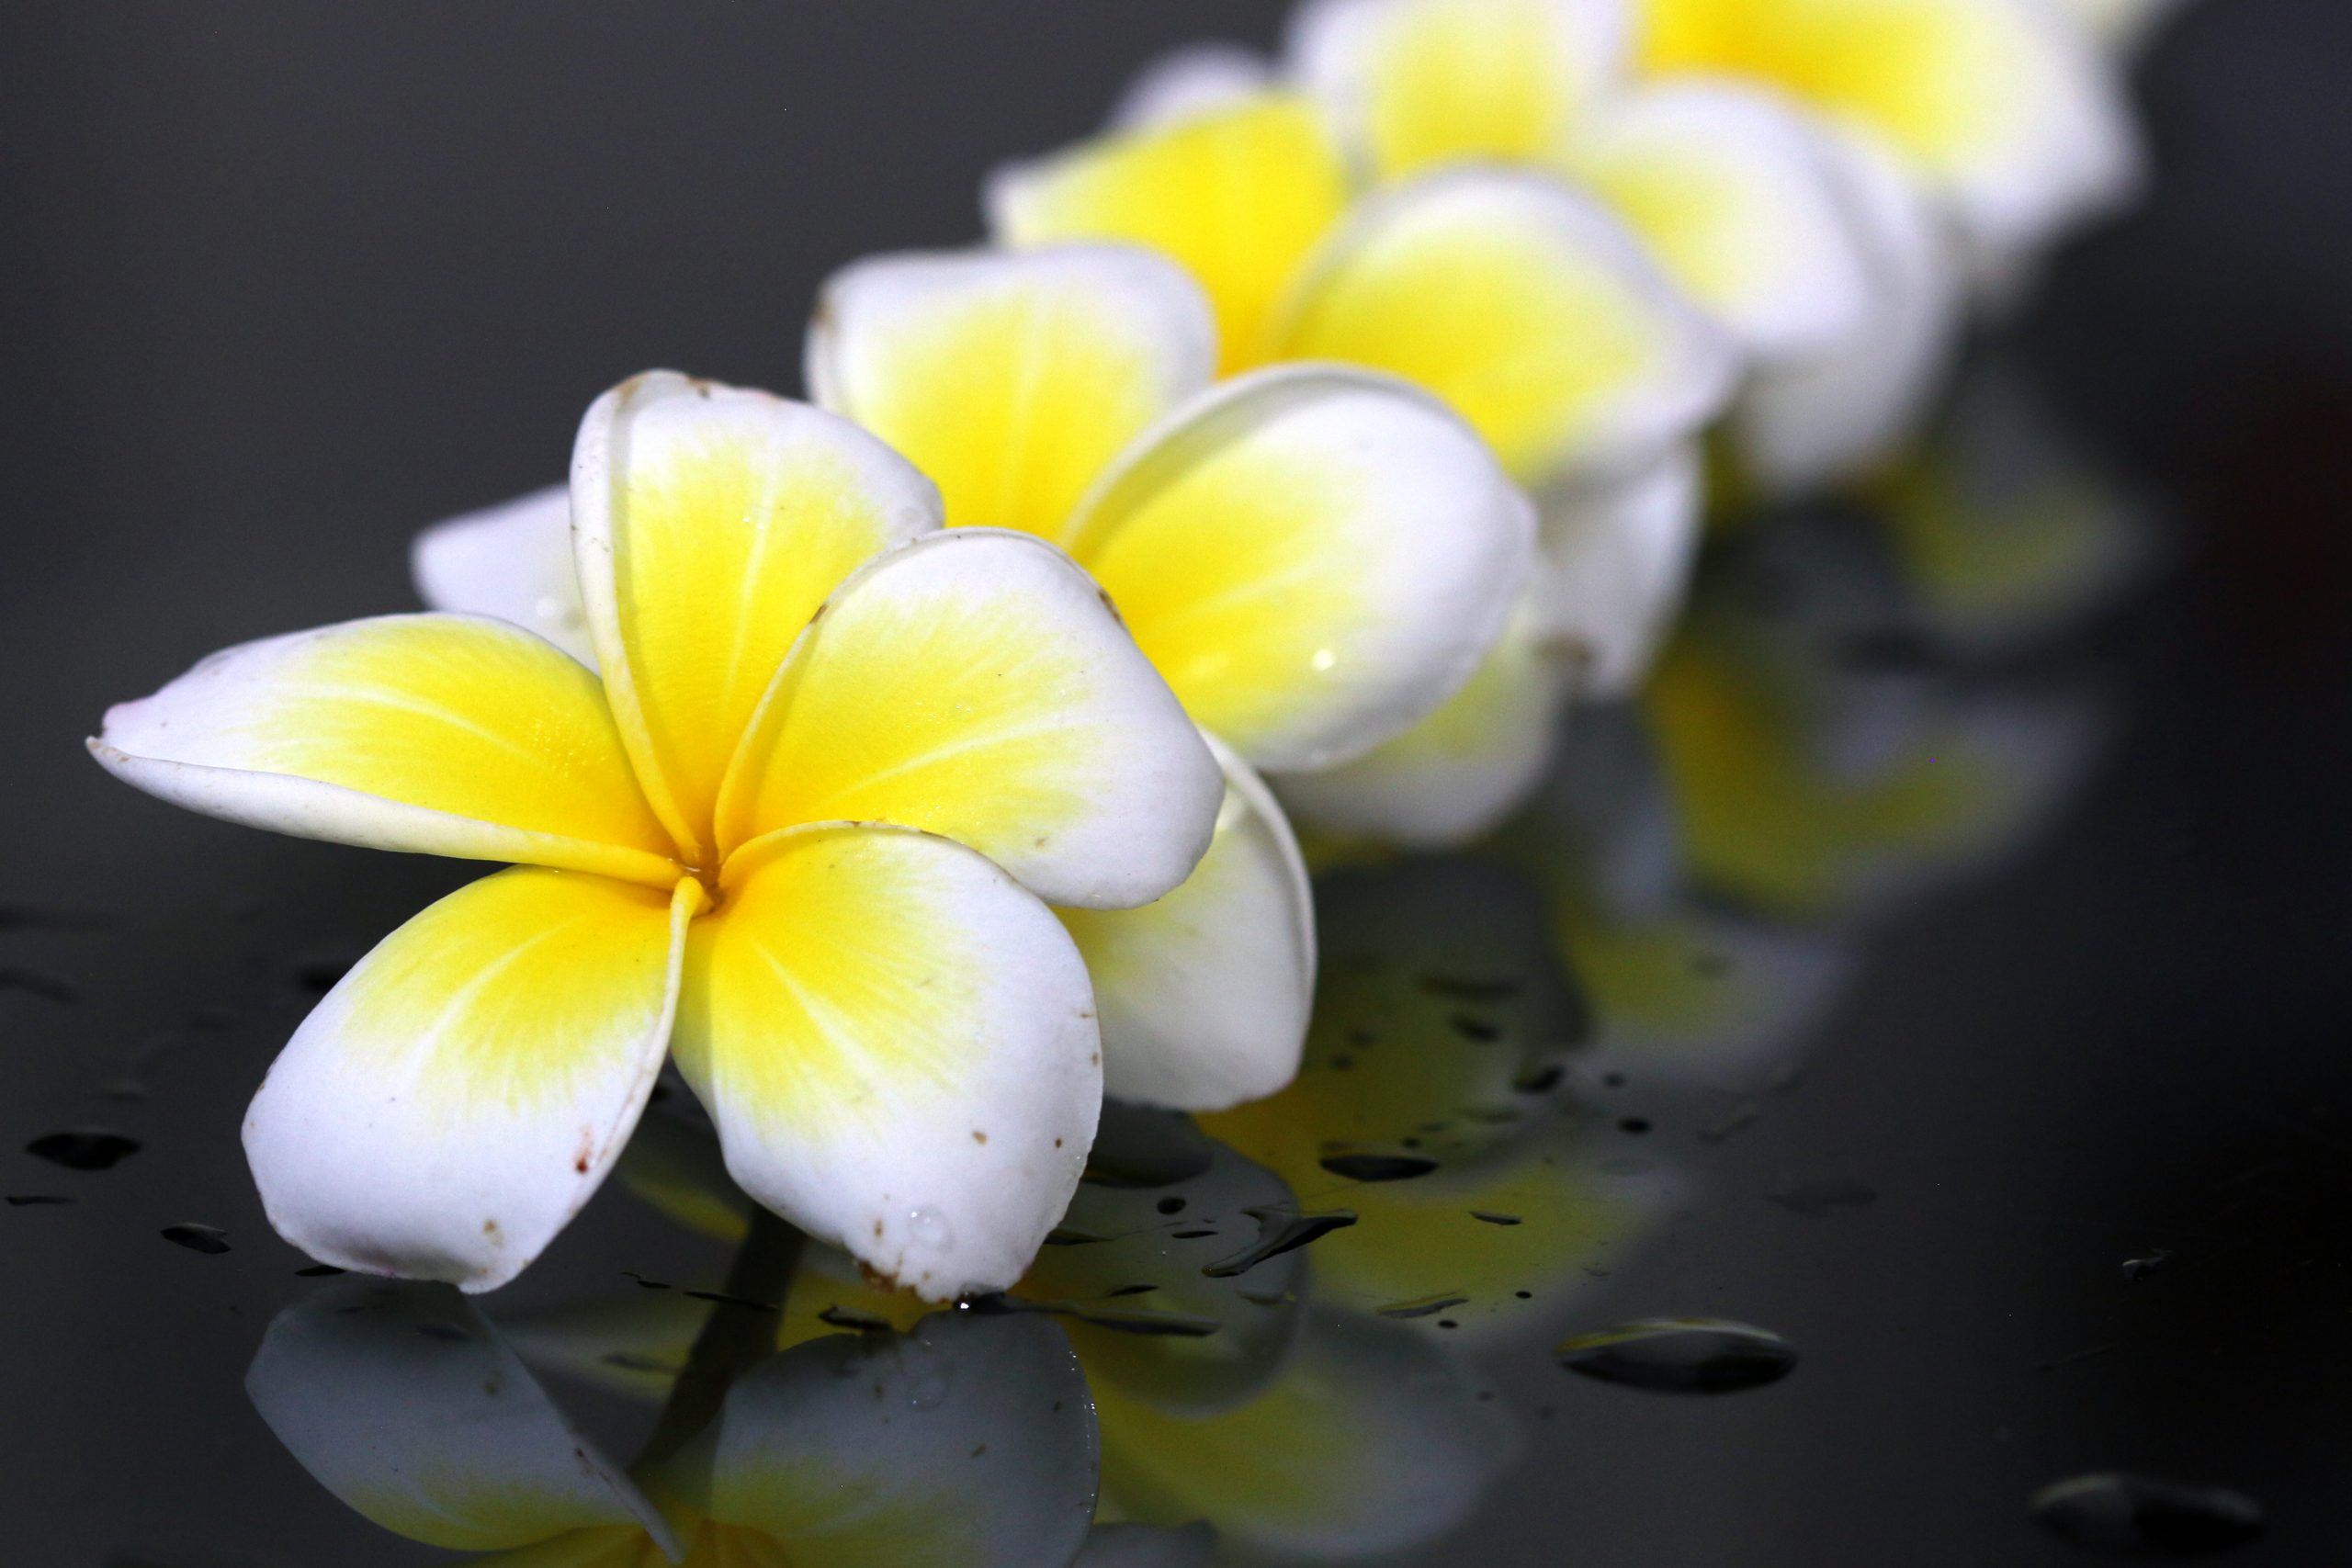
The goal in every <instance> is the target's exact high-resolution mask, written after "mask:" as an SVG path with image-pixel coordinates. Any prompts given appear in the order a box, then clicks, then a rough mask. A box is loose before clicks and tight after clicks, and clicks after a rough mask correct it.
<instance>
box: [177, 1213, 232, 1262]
mask: <svg viewBox="0 0 2352 1568" xmlns="http://www.w3.org/2000/svg"><path fill="white" fill-rule="evenodd" d="M161 1234H162V1235H163V1237H164V1240H165V1241H168V1242H174V1243H176V1244H177V1245H179V1246H181V1247H187V1249H188V1250H189V1251H190V1252H206V1253H210V1254H212V1255H213V1256H215V1257H218V1256H219V1255H220V1254H221V1253H223V1252H226V1251H228V1250H229V1233H228V1232H226V1231H224V1230H222V1229H221V1228H220V1226H218V1225H199V1224H195V1223H194V1222H193V1221H190V1222H187V1223H185V1224H176V1225H165V1226H164V1228H163V1231H162V1233H161Z"/></svg>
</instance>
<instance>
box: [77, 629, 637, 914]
mask: <svg viewBox="0 0 2352 1568" xmlns="http://www.w3.org/2000/svg"><path fill="white" fill-rule="evenodd" d="M90 750H91V752H92V753H93V754H94V755H95V756H96V758H97V760H98V761H99V762H100V763H102V764H103V765H104V766H105V767H106V769H107V772H109V773H113V774H114V775H115V776H116V777H118V778H119V779H121V780H123V781H124V782H125V783H127V784H132V785H134V786H136V787H137V788H140V789H142V790H145V791H146V792H147V793H148V794H150V795H156V796H158V797H160V798H162V799H164V800H168V801H170V802H172V803H173V804H174V805H175V806H183V807H187V808H188V809H189V810H192V811H199V812H202V813H204V814H205V815H206V816H209V817H219V818H224V819H226V820H228V821H232V822H241V823H243V824H245V825H247V826H249V827H255V828H266V829H273V830H275V831H277V832H281V833H291V834H294V835H296V836H298V837H300V838H307V839H327V840H334V841H335V842H338V843H346V844H362V845H366V846H368V847H369V848H373V849H387V850H409V851H415V852H423V853H427V854H440V855H451V856H456V857H458V858H460V859H467V860H498V861H519V862H524V863H532V864H538V865H550V866H562V867H568V868H571V869H576V870H582V871H593V872H599V873H602V874H607V875H612V876H620V877H627V878H629V879H631V880H634V881H639V882H644V883H648V884H650V885H651V886H658V887H660V888H662V891H663V892H665V893H666V892H667V891H668V890H669V887H670V885H671V884H672V883H673V881H674V880H676V876H677V872H676V868H675V866H674V865H673V863H672V862H671V860H670V856H669V852H670V842H669V840H668V837H667V836H666V835H665V834H664V833H663V832H662V827H661V824H660V823H658V822H657V821H655V820H654V818H653V816H652V814H651V813H650V811H649V810H648V809H647V807H646V803H645V800H644V798H643V796H642V795H639V791H638V788H637V785H636V784H635V782H634V781H633V779H632V777H631V775H630V770H629V765H628V757H627V754H626V753H625V751H624V750H623V748H622V742H621V739H620V737H619V736H618V734H616V731H615V728H614V725H613V720H612V717H611V716H610V714H609V713H608V711H607V710H606V708H605V701H604V695H603V694H602V692H601V691H600V690H599V689H598V687H597V684H596V678H595V677H594V675H592V674H590V673H589V672H588V671H586V670H583V669H582V668H581V667H580V665H579V664H578V663H577V662H575V661H574V660H571V659H569V658H567V657H565V656H564V655H563V654H562V653H560V652H559V651H558V650H557V649H555V648H554V647H552V646H551V645H549V644H548V643H546V642H543V641H541V640H540V639H539V638H537V637H533V636H532V635H530V634H529V633H528V632H526V631H522V630H520V629H518V628H516V627H514V626H506V625H503V624H502V623H499V622H495V621H490V620H482V619H478V618H475V617H473V616H466V615H386V616H382V617H379V618H378V619H374V620H366V621H350V622H346V623H345V624H343V625H341V626H326V627H322V628H321V629H319V630H316V631H308V632H297V633H294V634H292V635H290V636H286V637H268V638H265V639H263V640H261V641H259V642H249V643H244V644H241V645H240V646H238V647H235V648H232V649H225V650H224V651H222V652H220V653H216V654H214V655H213V656H212V657H211V658H209V659H207V660H204V661H203V662H202V663H200V664H198V665H197V666H196V668H194V669H193V670H190V671H188V672H187V674H185V675H183V676H181V677H180V678H179V679H178V680H176V681H174V682H171V684H169V685H167V686H165V687H164V689H163V690H161V691H159V692H157V693H155V694H153V696H149V697H144V698H141V699H140V700H139V701H136V702H130V703H122V704H119V705H116V706H115V707H113V708H110V709H109V710H107V716H106V723H105V725H104V727H103V728H102V729H101V732H100V733H99V735H98V737H97V738H96V739H94V740H92V741H91V742H90Z"/></svg>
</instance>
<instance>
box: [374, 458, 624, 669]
mask: <svg viewBox="0 0 2352 1568" xmlns="http://www.w3.org/2000/svg"><path fill="white" fill-rule="evenodd" d="M409 573H410V575H411V576H413V578H415V580H416V593H417V597H418V598H420V599H422V600H424V603H425V605H426V607H427V608H429V609H435V610H454V611H459V612H462V613H464V614H466V615H488V616H491V617H492V618H493V619H495V620H501V621H512V622H514V623H515V625H516V626H522V627H524V628H525V629H526V630H529V631H535V632H537V633H538V634H539V635H540V636H541V637H545V638H547V639H548V641H549V642H551V643H553V644H555V645H556V646H557V647H558V648H560V649H563V650H564V652H566V653H568V654H570V655H571V657H572V658H574V659H577V660H580V662H581V663H582V664H585V665H587V666H588V667H589V668H590V669H592V670H593V669H594V668H595V667H596V646H595V644H594V641H593V640H591V638H590V637H589V636H588V612H587V610H586V608H584V607H583V606H582V604H581V602H580V578H579V575H578V574H577V573H576V572H574V571H573V570H572V568H571V487H570V486H568V485H549V486H548V488H547V489H545V490H535V491H532V492H531V493H530V494H528V495H525V496H518V497H516V498H515V500H513V501H508V502H500V503H499V504H498V505H496V506H487V507H484V508H482V510H481V511H480V512H469V513H465V514H464V515H462V516H458V517H452V518H449V519H447V521H445V522H440V523H435V525H433V526H432V527H430V528H427V529H426V530H424V532H423V533H422V534H419V535H418V536H416V539H415V542H414V543H413V544H412V545H410V547H409Z"/></svg>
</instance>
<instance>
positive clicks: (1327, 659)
mask: <svg viewBox="0 0 2352 1568" xmlns="http://www.w3.org/2000/svg"><path fill="white" fill-rule="evenodd" d="M1306 662H1307V663H1308V664H1310V665H1311V666H1313V667H1314V669H1315V672H1316V673H1317V674H1318V675H1319V674H1321V673H1323V672H1324V671H1327V670H1329V669H1330V668H1331V667H1332V666H1333V665H1335V664H1337V663H1339V662H1340V656H1339V655H1338V654H1337V653H1335V652H1333V651H1332V650H1331V649H1328V648H1318V649H1316V650H1315V657H1313V658H1312V659H1309V660H1307V661H1306Z"/></svg>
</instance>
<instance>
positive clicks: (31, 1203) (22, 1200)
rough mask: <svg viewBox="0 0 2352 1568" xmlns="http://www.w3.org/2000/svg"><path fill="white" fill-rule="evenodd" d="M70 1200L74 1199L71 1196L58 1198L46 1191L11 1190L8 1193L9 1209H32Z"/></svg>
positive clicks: (69, 1201)
mask: <svg viewBox="0 0 2352 1568" xmlns="http://www.w3.org/2000/svg"><path fill="white" fill-rule="evenodd" d="M72 1201H74V1200H73V1199H71V1198H59V1197H56V1196H53V1195H52V1194H51V1193H47V1192H11V1193H9V1194H8V1207H10V1208H11V1209H33V1208H40V1207H41V1206H43V1205H45V1204H51V1203H71V1202H72Z"/></svg>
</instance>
